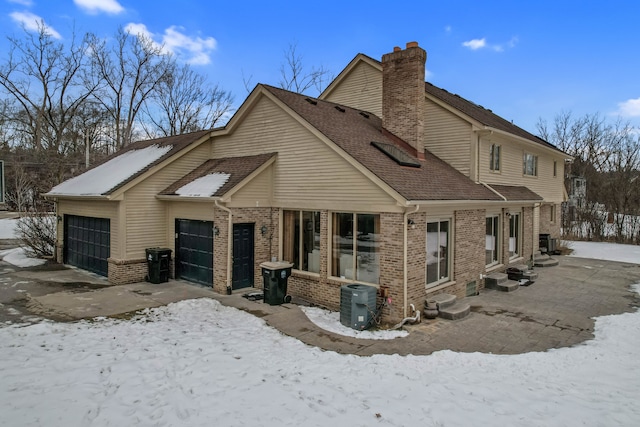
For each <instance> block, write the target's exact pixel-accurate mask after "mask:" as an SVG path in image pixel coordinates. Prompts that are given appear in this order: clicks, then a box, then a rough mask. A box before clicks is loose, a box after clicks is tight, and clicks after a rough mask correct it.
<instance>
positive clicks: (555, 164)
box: [553, 160, 558, 177]
mask: <svg viewBox="0 0 640 427" xmlns="http://www.w3.org/2000/svg"><path fill="white" fill-rule="evenodd" d="M553 176H554V177H556V176H558V162H557V161H556V160H554V161H553Z"/></svg>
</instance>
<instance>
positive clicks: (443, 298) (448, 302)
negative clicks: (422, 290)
mask: <svg viewBox="0 0 640 427" xmlns="http://www.w3.org/2000/svg"><path fill="white" fill-rule="evenodd" d="M427 302H434V303H435V304H436V307H437V308H438V310H442V309H444V308H447V307H450V306H452V305H454V304H455V303H456V296H455V295H452V294H438V295H433V296H430V297H427Z"/></svg>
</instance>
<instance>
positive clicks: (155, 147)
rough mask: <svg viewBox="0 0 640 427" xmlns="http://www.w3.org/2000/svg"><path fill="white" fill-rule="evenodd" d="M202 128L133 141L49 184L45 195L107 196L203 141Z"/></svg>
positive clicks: (204, 136) (204, 134)
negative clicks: (73, 174)
mask: <svg viewBox="0 0 640 427" xmlns="http://www.w3.org/2000/svg"><path fill="white" fill-rule="evenodd" d="M210 133H211V131H210V130H203V131H198V132H192V133H187V134H182V135H176V136H169V137H164V138H155V139H149V140H145V141H137V142H134V143H132V144H130V145H128V146H127V147H125V148H123V149H122V150H120V151H118V152H116V153H114V154H113V155H111V156H109V157H107V158H106V159H105V160H103V161H102V162H100V163H97V164H95V165H94V166H93V167H92V168H90V169H88V170H87V171H85V172H83V173H82V174H80V175H78V176H76V177H73V178H71V179H68V180H66V181H64V182H62V183H61V184H59V185H57V186H55V187H54V188H52V189H51V190H50V191H49V192H48V193H46V194H45V196H51V197H64V196H71V197H74V196H76V197H77V196H80V197H82V196H92V197H95V196H109V195H112V194H113V193H114V192H116V191H117V190H119V189H121V188H122V187H124V186H125V185H126V184H128V183H130V182H132V181H134V180H135V179H136V178H138V177H140V176H142V175H143V174H144V173H145V172H147V171H149V170H151V169H152V168H153V167H155V166H156V165H159V164H160V163H162V162H164V161H165V160H167V159H169V158H170V157H172V156H174V155H175V154H177V153H179V152H181V151H183V150H185V149H186V148H187V147H191V146H194V145H196V144H197V143H199V142H203V141H205V140H206V139H207V138H208V135H209V134H210Z"/></svg>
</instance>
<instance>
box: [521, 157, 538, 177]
mask: <svg viewBox="0 0 640 427" xmlns="http://www.w3.org/2000/svg"><path fill="white" fill-rule="evenodd" d="M522 173H523V174H524V175H529V176H538V156H536V155H534V154H531V153H524V156H523V158H522Z"/></svg>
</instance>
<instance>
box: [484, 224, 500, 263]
mask: <svg viewBox="0 0 640 427" xmlns="http://www.w3.org/2000/svg"><path fill="white" fill-rule="evenodd" d="M499 230H500V217H499V216H498V215H494V216H489V217H487V219H486V232H485V234H486V235H485V254H486V255H485V264H486V265H493V264H497V263H498V248H499V246H498V242H499V241H500V240H499V239H498V235H499V233H498V231H499Z"/></svg>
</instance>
